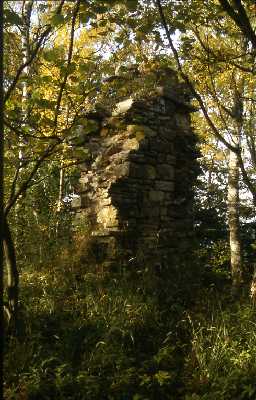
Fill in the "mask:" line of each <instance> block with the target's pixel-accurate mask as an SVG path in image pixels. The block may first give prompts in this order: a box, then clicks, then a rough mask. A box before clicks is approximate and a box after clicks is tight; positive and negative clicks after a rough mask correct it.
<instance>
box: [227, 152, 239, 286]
mask: <svg viewBox="0 0 256 400" xmlns="http://www.w3.org/2000/svg"><path fill="white" fill-rule="evenodd" d="M227 205H228V227H229V243H230V263H231V275H232V282H233V287H234V288H239V287H240V286H241V283H242V246H241V240H240V221H239V164H238V159H237V155H236V154H235V153H233V152H232V151H230V153H229V176H228V204H227Z"/></svg>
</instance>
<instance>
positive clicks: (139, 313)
mask: <svg viewBox="0 0 256 400" xmlns="http://www.w3.org/2000/svg"><path fill="white" fill-rule="evenodd" d="M79 268H80V269H79ZM206 276H207V279H208V281H209V276H208V275H206ZM211 278H213V277H211ZM216 280H217V281H218V279H217V278H216ZM223 285H226V286H225V287H224V286H223V287H222V289H221V292H222V293H226V294H222V295H220V293H221V292H220V291H219V289H218V288H216V287H215V285H214V282H213V281H212V282H208V288H205V281H204V285H201V286H200V284H198V283H197V288H196V287H192V286H191V281H190V280H189V279H185V278H184V281H183V294H182V293H181V291H179V292H177V290H176V291H175V285H174V284H173V287H172V285H171V284H170V286H169V289H168V290H169V291H170V293H169V297H168V299H167V300H166V301H164V297H163V296H161V288H159V287H158V288H157V287H153V286H152V285H151V286H150V285H149V284H148V283H147V277H146V273H142V274H140V275H138V276H137V278H136V279H134V278H133V279H131V275H130V273H129V272H128V271H122V272H119V273H116V274H113V273H112V274H110V273H109V274H108V273H104V274H103V273H100V272H99V271H98V272H95V270H85V271H84V270H83V269H82V266H80V267H79V266H78V264H75V263H74V261H72V259H71V257H69V256H68V253H67V254H65V252H63V254H62V255H61V256H60V257H59V261H58V262H56V263H55V264H54V266H53V265H49V266H48V267H47V268H46V267H45V268H44V269H41V270H35V269H31V270H27V271H24V272H23V274H22V277H21V289H20V290H21V296H22V298H21V304H22V308H21V311H20V313H21V315H20V326H19V335H18V337H17V338H14V337H10V338H9V339H8V340H7V343H6V358H5V398H6V399H7V400H11V399H17V400H23V399H28V400H47V399H48V400H50V399H59V400H62V399H63V400H64V399H65V400H66V399H74V400H78V399H81V400H86V399H88V400H89V399H90V400H104V399H110V400H126V399H127V400H130V399H131V400H153V399H163V400H165V399H166V400H168V399H170V400H176V399H177V400H178V399H184V400H206V399H207V400H216V399H220V400H229V399H230V400H234V399H236V400H246V399H255V398H256V385H255V376H256V333H255V332H256V330H255V325H256V316H255V310H254V309H253V307H252V306H251V305H250V304H249V303H247V302H246V301H245V302H241V301H240V302H235V301H233V300H232V298H231V297H230V296H229V295H228V293H229V289H230V288H229V286H228V285H229V284H228V283H227V282H226V281H225V282H224V283H223ZM191 290H192V293H193V296H191V293H190V292H191ZM172 291H173V292H172ZM189 294H190V295H189ZM165 297H166V296H165Z"/></svg>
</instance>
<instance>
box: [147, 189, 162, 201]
mask: <svg viewBox="0 0 256 400" xmlns="http://www.w3.org/2000/svg"><path fill="white" fill-rule="evenodd" d="M163 199H164V192H161V191H160V190H150V192H149V201H152V202H159V203H160V202H161V201H163Z"/></svg>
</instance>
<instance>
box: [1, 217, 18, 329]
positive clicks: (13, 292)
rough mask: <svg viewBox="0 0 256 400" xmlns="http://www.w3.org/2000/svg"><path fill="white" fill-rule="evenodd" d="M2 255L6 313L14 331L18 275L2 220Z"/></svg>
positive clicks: (16, 314)
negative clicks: (3, 256)
mask: <svg viewBox="0 0 256 400" xmlns="http://www.w3.org/2000/svg"><path fill="white" fill-rule="evenodd" d="M3 239H4V240H3V241H4V253H5V263H6V269H7V295H8V304H7V305H6V311H7V315H8V319H9V321H7V322H8V324H10V326H11V327H12V328H14V331H16V328H17V318H18V300H19V273H18V269H17V264H16V252H15V246H14V243H13V239H12V235H11V231H10V228H9V225H8V222H7V221H6V219H4V237H3Z"/></svg>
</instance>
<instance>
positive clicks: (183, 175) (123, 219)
mask: <svg viewBox="0 0 256 400" xmlns="http://www.w3.org/2000/svg"><path fill="white" fill-rule="evenodd" d="M191 111H193V109H192V107H191V106H190V105H189V104H186V102H185V100H184V89H182V85H180V84H178V82H176V83H175V85H173V86H172V88H168V89H167V88H165V87H158V88H157V89H156V91H155V93H154V94H153V95H151V96H150V97H149V98H147V99H144V100H132V99H128V100H126V101H124V102H121V103H119V104H118V105H117V107H116V109H115V110H114V112H113V114H112V116H111V117H108V118H106V119H104V120H103V121H102V123H101V126H102V128H101V130H100V132H99V133H98V134H97V135H91V136H90V139H89V148H90V151H91V155H92V157H91V160H90V162H88V163H87V164H85V165H84V166H83V170H82V172H81V177H80V189H79V196H80V197H79V199H76V200H75V201H74V204H73V206H74V207H75V209H76V217H77V218H78V219H81V217H83V219H86V220H87V221H89V223H90V226H91V238H92V239H93V240H92V244H93V251H94V256H95V260H96V262H97V263H104V265H108V266H109V265H114V264H119V265H123V264H128V263H129V262H130V261H131V260H133V261H134V260H135V261H137V264H138V265H142V263H144V265H148V263H150V264H152V263H154V264H157V263H158V264H159V263H160V264H161V265H162V264H163V263H167V265H168V264H170V263H178V262H179V257H180V256H181V255H184V254H186V251H187V252H188V251H189V246H190V238H191V235H192V232H193V217H192V211H193V210H192V209H193V184H194V183H195V179H196V176H197V172H198V168H197V164H196V160H195V159H196V157H197V153H196V148H195V144H196V140H195V136H194V134H193V132H192V129H191V124H190V113H191Z"/></svg>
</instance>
